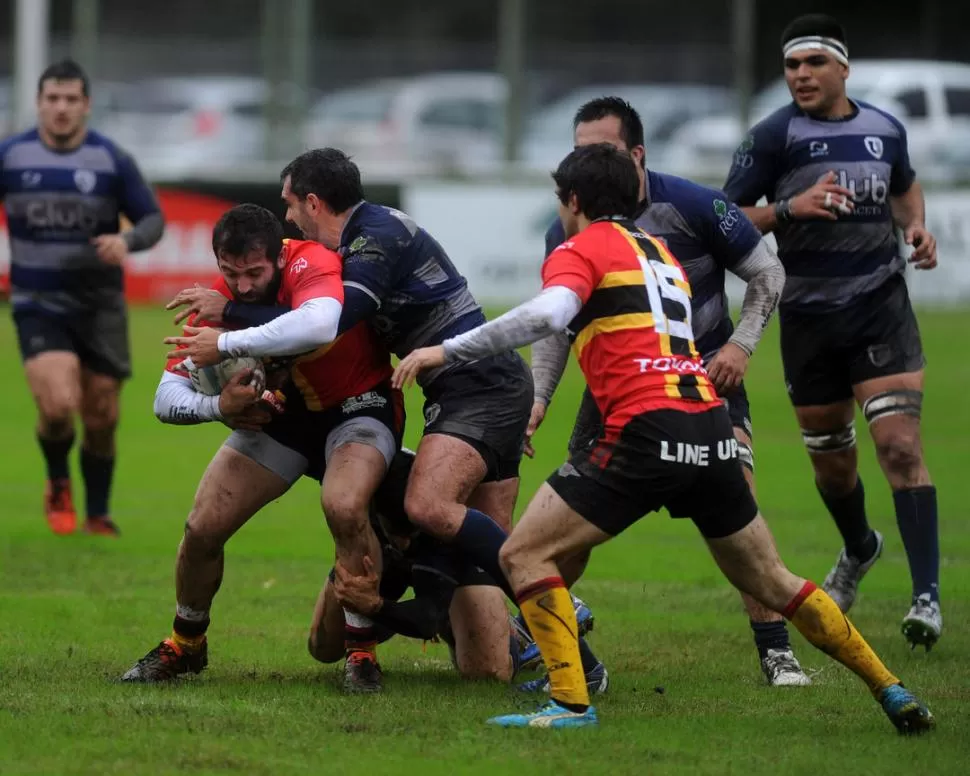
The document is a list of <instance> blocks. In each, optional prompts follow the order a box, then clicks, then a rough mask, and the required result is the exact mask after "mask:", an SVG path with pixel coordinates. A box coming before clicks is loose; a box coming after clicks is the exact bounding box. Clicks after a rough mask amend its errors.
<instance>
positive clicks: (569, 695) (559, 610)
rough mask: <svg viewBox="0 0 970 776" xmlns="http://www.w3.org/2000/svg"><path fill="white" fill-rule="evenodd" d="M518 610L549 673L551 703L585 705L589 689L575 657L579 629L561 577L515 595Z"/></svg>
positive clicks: (577, 651) (577, 656) (581, 668)
mask: <svg viewBox="0 0 970 776" xmlns="http://www.w3.org/2000/svg"><path fill="white" fill-rule="evenodd" d="M518 599H519V607H520V609H521V610H522V616H523V617H525V621H526V623H528V625H529V630H530V631H531V632H532V638H534V639H535V642H536V644H537V645H538V647H539V651H540V652H541V653H542V660H543V662H544V663H545V664H546V669H547V670H548V671H549V686H550V691H549V695H550V697H551V698H552V699H553V700H556V701H560V702H562V703H568V704H570V705H576V706H589V688H587V686H586V675H585V674H584V673H583V663H582V660H581V659H580V657H579V637H578V631H579V627H578V626H577V625H576V612H575V610H574V609H573V601H572V598H570V596H569V591H568V590H566V584H565V583H564V582H563V580H562V578H561V577H549V578H547V579H542V580H539V581H538V582H536V583H535V584H533V585H530V586H529V587H527V588H526V589H525V590H523V591H522V592H520V593H519V595H518Z"/></svg>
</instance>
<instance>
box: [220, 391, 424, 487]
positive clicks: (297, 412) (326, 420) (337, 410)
mask: <svg viewBox="0 0 970 776" xmlns="http://www.w3.org/2000/svg"><path fill="white" fill-rule="evenodd" d="M404 420H405V415H404V396H403V394H402V393H401V392H400V391H397V390H394V389H393V388H391V384H390V382H384V383H381V384H379V385H377V386H375V388H374V389H373V390H370V391H366V392H364V393H362V394H360V395H359V396H352V397H350V398H348V399H345V400H344V401H342V402H341V403H340V404H337V405H335V406H333V407H330V408H328V409H325V410H321V411H316V410H309V409H307V408H306V405H305V404H303V403H302V401H301V399H300V396H299V393H298V392H296V391H293V392H291V393H290V394H288V395H287V401H286V408H285V411H284V412H283V413H281V414H280V415H277V416H275V417H274V418H273V420H271V421H270V422H269V423H267V424H266V425H265V426H263V428H262V430H261V431H243V430H240V429H236V430H234V431H233V432H232V434H230V435H229V438H228V439H227V440H226V442H225V444H226V446H227V447H230V448H232V449H233V450H236V451H237V452H240V453H242V454H243V455H245V456H246V457H247V458H250V459H252V460H254V461H256V463H258V464H260V465H262V466H264V467H265V468H267V469H269V470H270V471H272V472H274V473H276V474H278V475H279V476H280V477H282V478H283V479H284V480H285V481H286V482H288V483H289V484H291V485H292V484H293V483H294V482H296V481H297V480H298V479H299V478H300V477H301V476H304V475H306V476H307V477H311V478H313V479H315V480H317V481H321V480H322V479H323V475H324V472H325V471H326V468H327V462H328V461H329V460H330V457H331V456H332V455H333V453H334V452H335V451H336V450H337V449H339V448H340V447H342V446H344V445H345V444H349V443H357V444H362V445H369V446H371V447H374V448H376V449H377V450H379V451H380V452H381V454H382V455H383V456H384V460H385V461H386V462H387V465H388V466H390V465H391V462H392V460H393V459H394V455H395V453H396V452H397V451H398V449H399V448H400V447H401V438H402V436H403V434H404Z"/></svg>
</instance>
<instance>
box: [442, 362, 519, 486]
mask: <svg viewBox="0 0 970 776" xmlns="http://www.w3.org/2000/svg"><path fill="white" fill-rule="evenodd" d="M424 395H425V402H424V419H425V426H424V433H425V434H446V435H448V436H453V437H457V438H458V439H461V440H463V441H465V442H468V444H470V445H471V446H472V447H474V448H475V450H476V451H477V452H478V454H479V455H480V456H481V457H482V460H484V461H485V466H486V467H487V473H486V475H485V478H484V480H483V482H495V481H498V480H507V479H511V478H513V477H518V476H519V463H520V462H521V460H522V454H523V451H524V449H525V431H526V428H527V427H528V425H529V415H530V413H531V412H532V401H533V396H534V391H533V386H532V373H531V372H530V371H529V368H528V367H527V366H526V364H525V362H524V361H523V360H522V358H521V357H520V356H519V355H518V354H517V353H503V354H501V355H498V356H492V357H491V358H484V359H482V360H481V361H474V362H472V363H469V364H462V365H461V366H456V367H454V368H453V369H450V370H448V371H447V372H445V373H444V374H442V375H441V376H440V377H438V378H436V379H435V380H433V381H432V382H431V384H430V385H428V386H426V387H425V389H424Z"/></svg>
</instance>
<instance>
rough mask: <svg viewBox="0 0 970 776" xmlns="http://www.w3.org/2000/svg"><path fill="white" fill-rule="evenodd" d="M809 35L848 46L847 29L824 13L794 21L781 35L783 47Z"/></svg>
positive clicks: (800, 17)
mask: <svg viewBox="0 0 970 776" xmlns="http://www.w3.org/2000/svg"><path fill="white" fill-rule="evenodd" d="M807 35H821V36H822V37H825V38H834V39H835V40H837V41H839V42H840V43H842V44H844V45H846V46H847V45H848V43H849V42H848V41H847V40H846V39H845V29H844V28H843V27H842V25H841V24H839V22H838V21H837V20H836V19H835V18H834V17H832V16H829V15H827V14H824V13H807V14H803V15H802V16H799V17H798V18H797V19H794V20H793V21H792V22H791V23H790V24H789V25H788V26H787V27H785V31H784V32H782V34H781V46H782V48H784V47H785V44H786V43H788V41H790V40H794V39H795V38H803V37H805V36H807Z"/></svg>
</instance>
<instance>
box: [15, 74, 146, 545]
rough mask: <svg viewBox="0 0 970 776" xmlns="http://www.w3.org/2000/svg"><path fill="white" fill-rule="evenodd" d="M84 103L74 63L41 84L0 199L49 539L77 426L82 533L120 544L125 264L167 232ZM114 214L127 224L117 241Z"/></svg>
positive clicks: (130, 167) (60, 520) (65, 528)
mask: <svg viewBox="0 0 970 776" xmlns="http://www.w3.org/2000/svg"><path fill="white" fill-rule="evenodd" d="M90 104H91V103H90V85H89V83H88V78H87V76H86V75H85V73H84V71H83V70H82V69H81V67H80V66H78V65H77V64H76V63H75V62H72V61H71V60H63V61H61V62H58V63H56V64H53V65H50V66H49V67H48V68H47V69H46V70H45V71H44V72H43V73H42V74H41V76H40V81H39V82H38V85H37V126H36V127H34V128H33V129H30V130H27V131H26V132H23V133H21V134H18V135H14V136H13V137H10V138H8V139H7V140H4V141H3V142H2V143H0V199H2V200H3V205H4V208H5V210H6V215H7V223H8V227H7V228H8V229H9V231H10V301H11V306H12V308H13V319H14V324H15V325H16V329H17V340H18V342H19V344H20V353H21V356H22V358H23V361H24V371H25V372H26V375H27V383H28V385H29V386H30V392H31V393H32V394H33V397H34V402H35V404H36V406H37V411H38V421H37V440H38V442H39V443H40V448H41V451H42V452H43V455H44V460H45V463H46V468H47V485H46V489H45V494H44V514H45V516H46V518H47V523H48V525H49V526H50V528H51V530H52V531H53V532H54V533H55V534H61V535H63V534H70V533H73V532H74V531H75V529H76V528H77V512H76V511H75V508H74V501H73V498H72V496H71V478H70V471H69V464H68V458H69V455H70V452H71V448H72V447H73V446H74V439H75V436H74V427H75V420H76V418H77V416H80V419H81V425H82V427H83V429H84V436H83V441H82V443H81V455H80V459H81V460H80V463H81V476H82V478H83V480H84V490H85V493H84V496H85V498H84V500H85V508H86V510H85V511H86V520H85V523H84V531H85V532H86V533H91V534H98V535H102V536H117V535H118V534H119V530H118V527H117V525H116V524H115V522H114V521H113V520H112V518H111V509H110V496H111V480H112V476H113V474H114V468H115V429H116V427H117V425H118V397H119V394H120V392H121V385H122V383H123V382H124V381H125V380H126V379H127V378H128V377H130V376H131V358H130V354H129V350H128V320H127V311H126V307H125V295H124V264H125V262H126V260H127V259H128V255H129V254H130V253H132V252H135V251H142V250H145V249H146V248H150V247H151V246H153V245H154V244H155V243H157V242H158V241H159V239H161V236H162V231H163V229H164V221H163V219H162V214H161V211H160V210H159V208H158V203H157V202H156V200H155V196H154V194H153V193H152V190H151V189H150V188H149V187H148V185H147V184H146V183H145V181H144V179H143V178H142V176H141V173H140V172H139V171H138V167H137V166H136V164H135V162H134V160H133V159H132V158H131V157H130V156H129V155H128V154H127V153H126V152H125V151H123V150H121V149H120V148H118V146H116V145H115V144H114V143H113V142H112V141H111V140H109V139H108V138H106V137H105V136H103V135H101V134H99V133H97V132H95V131H93V130H90V129H88V126H87V117H88V113H89V109H90ZM122 215H124V216H125V217H126V218H127V219H128V220H129V221H131V222H132V223H133V224H134V226H133V227H132V228H131V229H128V230H126V231H125V232H120V226H121V224H120V217H121V216H122Z"/></svg>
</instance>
